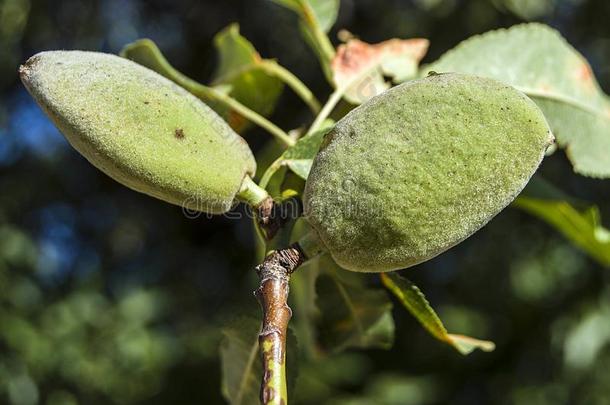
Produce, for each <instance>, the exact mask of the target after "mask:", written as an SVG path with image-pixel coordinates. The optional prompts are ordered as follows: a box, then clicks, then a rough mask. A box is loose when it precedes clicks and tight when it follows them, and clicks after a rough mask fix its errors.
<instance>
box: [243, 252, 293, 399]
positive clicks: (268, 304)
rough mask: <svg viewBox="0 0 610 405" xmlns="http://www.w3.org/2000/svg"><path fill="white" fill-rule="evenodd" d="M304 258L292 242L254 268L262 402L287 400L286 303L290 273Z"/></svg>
mask: <svg viewBox="0 0 610 405" xmlns="http://www.w3.org/2000/svg"><path fill="white" fill-rule="evenodd" d="M304 261H305V254H304V253H303V251H302V250H301V248H300V247H299V246H298V244H294V245H292V246H290V247H288V248H285V249H281V250H277V251H274V252H272V253H271V254H270V255H269V256H267V257H266V258H265V260H264V261H263V263H262V264H260V265H259V266H257V267H256V272H257V273H258V276H259V278H260V286H259V288H258V289H257V290H256V291H255V295H256V297H257V298H258V300H259V302H260V305H261V307H262V310H263V324H262V328H261V332H260V334H259V346H260V351H261V355H262V360H263V380H262V383H261V392H260V399H261V402H262V403H263V404H265V405H267V404H277V405H280V404H282V405H286V404H287V403H288V398H287V391H286V333H287V330H288V322H289V321H290V318H291V316H292V311H291V310H290V307H289V306H288V293H289V286H288V282H289V281H290V274H291V273H292V272H293V271H294V270H296V268H297V267H298V266H300V265H301V263H303V262H304Z"/></svg>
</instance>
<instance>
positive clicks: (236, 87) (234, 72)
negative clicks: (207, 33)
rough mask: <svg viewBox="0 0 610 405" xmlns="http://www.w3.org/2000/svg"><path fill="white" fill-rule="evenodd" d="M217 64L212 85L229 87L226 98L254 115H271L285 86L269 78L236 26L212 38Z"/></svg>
mask: <svg viewBox="0 0 610 405" xmlns="http://www.w3.org/2000/svg"><path fill="white" fill-rule="evenodd" d="M214 45H215V47H216V49H217V51H218V57H219V63H218V67H217V68H216V71H215V73H214V75H213V79H212V85H214V86H228V89H229V91H228V94H229V95H230V96H231V97H233V98H234V99H236V100H238V101H239V102H241V103H242V104H244V105H245V106H247V107H249V108H251V109H252V110H254V111H256V112H257V113H259V114H261V115H263V116H268V115H270V114H271V113H272V112H273V110H274V108H275V104H276V103H277V99H278V97H279V96H280V94H281V92H282V90H283V88H284V84H283V82H282V81H281V80H279V79H278V78H277V77H275V76H273V75H271V74H269V73H268V72H267V70H266V69H265V68H264V63H275V62H274V61H265V60H263V59H262V58H261V57H260V55H259V54H258V52H257V51H256V49H254V46H253V45H252V44H251V43H250V42H249V41H248V40H247V39H246V38H244V37H243V36H242V35H241V34H240V33H239V25H238V24H231V25H229V26H228V27H227V28H225V29H224V30H222V31H221V32H219V33H218V34H216V36H215V37H214Z"/></svg>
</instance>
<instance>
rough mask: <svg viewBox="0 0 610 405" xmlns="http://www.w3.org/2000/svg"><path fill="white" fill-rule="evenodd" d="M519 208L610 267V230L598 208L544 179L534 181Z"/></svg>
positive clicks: (516, 204)
mask: <svg viewBox="0 0 610 405" xmlns="http://www.w3.org/2000/svg"><path fill="white" fill-rule="evenodd" d="M512 205H513V207H516V208H519V209H521V210H523V211H525V212H527V213H529V214H531V215H533V216H535V217H537V218H539V219H541V220H543V221H545V222H546V223H548V224H549V225H550V226H552V227H553V228H555V229H556V230H558V231H559V232H561V233H562V234H563V235H564V236H565V237H566V238H567V239H568V240H570V241H571V242H572V243H573V244H574V245H576V246H578V247H579V248H580V249H582V250H583V251H585V252H586V253H587V254H588V255H589V256H591V257H592V258H594V259H595V260H597V261H598V262H599V263H600V264H602V265H604V266H610V230H608V229H607V228H605V227H604V226H603V225H602V224H601V219H600V214H599V209H598V208H597V207H596V206H585V207H583V208H577V207H579V206H583V203H579V202H578V201H574V200H573V199H571V198H569V197H567V196H565V195H564V194H563V193H562V192H561V191H559V190H557V189H556V188H554V187H553V186H552V185H551V184H549V183H547V182H545V181H543V180H542V179H541V178H539V177H537V178H534V179H533V181H531V182H530V184H529V185H528V186H527V187H526V188H525V190H524V191H523V193H522V194H521V195H520V196H519V197H517V199H516V200H515V201H514V202H513V204H512Z"/></svg>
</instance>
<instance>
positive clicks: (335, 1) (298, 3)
mask: <svg viewBox="0 0 610 405" xmlns="http://www.w3.org/2000/svg"><path fill="white" fill-rule="evenodd" d="M271 1H273V2H274V3H277V4H279V5H281V6H284V7H286V8H289V9H291V10H292V11H294V12H295V13H297V14H298V15H299V17H301V18H302V19H303V20H305V21H311V22H308V24H316V25H317V26H319V27H320V29H321V30H322V31H324V32H328V31H329V30H330V29H331V28H332V26H333V25H334V24H335V20H336V19H337V15H338V14H339V6H340V3H341V2H340V0H271Z"/></svg>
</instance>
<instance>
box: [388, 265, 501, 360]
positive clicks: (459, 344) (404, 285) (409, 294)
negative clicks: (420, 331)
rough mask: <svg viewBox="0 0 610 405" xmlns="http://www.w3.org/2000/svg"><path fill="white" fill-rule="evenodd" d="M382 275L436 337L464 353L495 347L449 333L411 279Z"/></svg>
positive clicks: (491, 344)
mask: <svg viewBox="0 0 610 405" xmlns="http://www.w3.org/2000/svg"><path fill="white" fill-rule="evenodd" d="M380 276H381V281H382V282H383V284H384V285H385V286H386V287H387V288H388V290H390V291H391V292H392V293H393V294H394V295H395V296H396V298H398V300H399V301H400V302H401V303H402V305H403V306H404V307H405V308H406V309H407V310H408V311H409V312H410V313H411V315H413V316H414V317H415V318H416V319H417V320H418V321H419V323H421V325H422V326H423V327H424V328H425V329H426V330H427V331H428V332H429V333H430V334H431V335H432V336H434V337H435V338H436V339H438V340H440V341H441V342H445V343H447V344H449V345H450V346H452V347H453V348H454V349H456V350H457V351H459V352H460V353H461V354H464V355H466V354H469V353H471V352H472V351H473V350H475V349H481V350H483V351H486V352H490V351H493V350H494V349H495V344H494V343H493V342H490V341H487V340H478V339H474V338H471V337H468V336H464V335H454V334H451V333H447V329H445V326H444V325H443V322H442V321H441V320H440V318H439V317H438V315H436V312H434V309H432V307H431V306H430V303H428V300H427V299H426V297H425V296H424V294H423V293H422V292H421V290H420V289H419V288H417V286H416V285H415V284H413V283H412V282H411V281H409V280H407V279H406V278H404V277H401V276H399V275H398V274H397V273H381V274H380Z"/></svg>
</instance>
